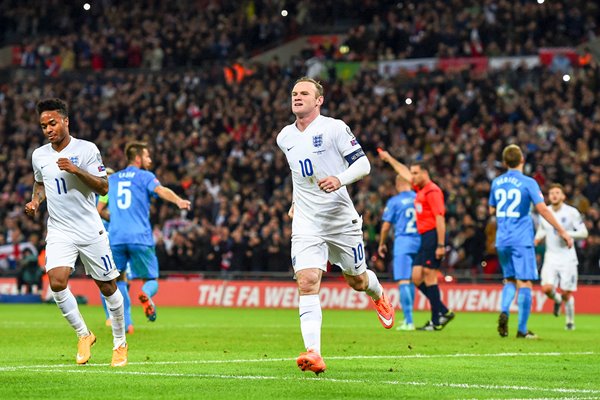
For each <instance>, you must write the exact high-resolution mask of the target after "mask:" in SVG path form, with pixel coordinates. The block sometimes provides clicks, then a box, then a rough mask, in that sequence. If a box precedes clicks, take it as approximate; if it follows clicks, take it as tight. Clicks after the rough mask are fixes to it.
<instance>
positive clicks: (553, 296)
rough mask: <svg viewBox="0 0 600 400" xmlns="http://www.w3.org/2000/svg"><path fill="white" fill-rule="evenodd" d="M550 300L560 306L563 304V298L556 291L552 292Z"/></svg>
mask: <svg viewBox="0 0 600 400" xmlns="http://www.w3.org/2000/svg"><path fill="white" fill-rule="evenodd" d="M550 298H551V299H552V300H554V301H555V302H557V303H558V304H560V303H562V296H560V295H559V294H558V293H556V290H552V292H551V293H550Z"/></svg>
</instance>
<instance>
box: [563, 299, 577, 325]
mask: <svg viewBox="0 0 600 400" xmlns="http://www.w3.org/2000/svg"><path fill="white" fill-rule="evenodd" d="M565 317H566V320H567V324H574V323H575V297H573V296H571V297H570V298H569V300H567V301H566V302H565Z"/></svg>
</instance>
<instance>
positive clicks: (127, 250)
mask: <svg viewBox="0 0 600 400" xmlns="http://www.w3.org/2000/svg"><path fill="white" fill-rule="evenodd" d="M108 182H109V191H108V209H109V212H110V244H111V250H112V252H113V258H114V260H115V264H116V265H117V268H118V269H119V270H120V271H124V270H125V268H126V267H127V262H129V263H130V267H131V273H132V276H133V277H134V278H145V279H156V278H158V260H157V258H156V252H155V249H154V238H153V236H152V226H151V225H150V218H149V217H150V200H151V198H152V197H153V195H154V189H156V187H157V186H160V182H159V181H158V179H156V176H155V175H154V174H153V173H152V172H150V171H146V170H143V169H140V168H137V167H135V166H131V165H130V166H128V167H127V168H125V169H124V170H121V171H118V172H115V173H114V174H112V175H111V176H110V177H109V178H108Z"/></svg>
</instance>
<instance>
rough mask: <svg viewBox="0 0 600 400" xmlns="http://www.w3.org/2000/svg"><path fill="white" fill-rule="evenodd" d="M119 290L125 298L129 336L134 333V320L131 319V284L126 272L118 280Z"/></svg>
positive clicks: (125, 314) (126, 325)
mask: <svg viewBox="0 0 600 400" xmlns="http://www.w3.org/2000/svg"><path fill="white" fill-rule="evenodd" d="M117 289H119V292H121V295H122V296H123V311H124V317H125V329H127V333H128V334H132V333H133V319H132V318H131V298H130V297H129V282H128V281H127V276H126V272H121V276H119V277H118V278H117Z"/></svg>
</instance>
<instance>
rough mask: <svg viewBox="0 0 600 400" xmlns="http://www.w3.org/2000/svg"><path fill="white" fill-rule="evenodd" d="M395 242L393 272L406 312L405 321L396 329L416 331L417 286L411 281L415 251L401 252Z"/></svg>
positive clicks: (401, 303) (403, 309) (401, 302)
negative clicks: (414, 308) (414, 319)
mask: <svg viewBox="0 0 600 400" xmlns="http://www.w3.org/2000/svg"><path fill="white" fill-rule="evenodd" d="M397 247H399V246H396V245H395V244H394V260H393V264H392V274H393V278H394V281H395V282H397V283H398V292H399V295H400V296H399V298H400V305H401V306H402V313H403V314H404V322H403V323H402V324H401V325H400V326H398V327H397V328H396V329H398V330H401V331H414V330H415V324H414V321H413V303H414V291H415V286H414V285H413V284H412V282H411V277H412V262H413V258H414V253H412V254H407V253H402V252H399V251H398V250H399V249H397Z"/></svg>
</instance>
